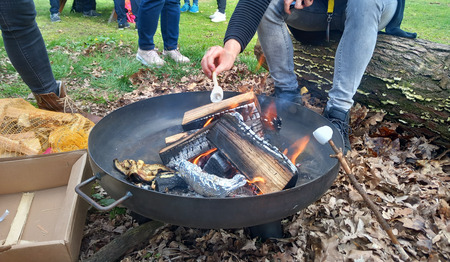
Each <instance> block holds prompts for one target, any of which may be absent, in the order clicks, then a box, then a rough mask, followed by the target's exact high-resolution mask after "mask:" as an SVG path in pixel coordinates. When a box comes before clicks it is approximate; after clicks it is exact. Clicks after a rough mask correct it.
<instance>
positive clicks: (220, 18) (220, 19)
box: [211, 12, 227, 23]
mask: <svg viewBox="0 0 450 262" xmlns="http://www.w3.org/2000/svg"><path fill="white" fill-rule="evenodd" d="M226 20H227V15H226V14H222V13H221V12H217V14H216V15H215V16H214V18H212V19H211V22H214V23H218V22H223V21H226Z"/></svg>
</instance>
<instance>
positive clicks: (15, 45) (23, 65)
mask: <svg viewBox="0 0 450 262" xmlns="http://www.w3.org/2000/svg"><path fill="white" fill-rule="evenodd" d="M0 29H1V31H2V37H3V43H4V45H5V50H6V53H7V54H8V57H9V60H10V61H11V64H12V65H13V66H14V68H15V69H16V70H17V72H18V73H19V75H20V77H21V78H22V80H23V81H24V82H25V84H26V85H27V86H28V88H30V90H31V91H32V92H33V95H34V97H35V98H36V102H37V105H38V107H39V108H40V109H45V110H49V111H56V112H65V113H80V114H81V115H83V116H85V117H87V118H88V119H89V120H91V121H92V122H94V123H97V122H98V121H99V120H100V119H101V118H100V117H99V116H95V115H92V114H89V113H86V112H83V111H79V110H78V107H77V106H76V105H75V103H74V102H73V101H72V100H71V99H69V97H68V96H67V93H66V87H65V85H64V83H63V82H62V81H56V80H55V77H54V75H53V71H52V68H51V65H50V60H49V58H48V53H47V49H46V47H45V42H44V39H43V38H42V34H41V31H40V30H39V27H38V25H37V23H36V7H35V5H34V2H33V0H1V1H0Z"/></svg>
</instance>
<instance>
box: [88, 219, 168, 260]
mask: <svg viewBox="0 0 450 262" xmlns="http://www.w3.org/2000/svg"><path fill="white" fill-rule="evenodd" d="M162 226H164V223H163V222H159V221H150V222H147V223H145V224H142V225H140V226H138V227H135V228H133V229H130V230H128V231H127V232H125V233H124V234H122V235H121V236H119V237H117V238H116V239H114V240H112V241H111V242H110V243H109V244H107V245H106V246H104V247H102V248H101V249H100V250H99V251H97V253H95V254H94V255H92V256H91V257H89V258H87V259H85V260H83V261H84V262H97V261H98V262H103V261H117V260H119V259H120V257H122V256H123V255H125V254H126V253H127V252H128V251H131V250H133V248H136V247H138V246H139V245H140V244H143V243H145V242H146V241H147V240H148V239H149V238H151V237H152V236H154V235H155V233H156V232H157V230H158V229H159V228H161V227H162Z"/></svg>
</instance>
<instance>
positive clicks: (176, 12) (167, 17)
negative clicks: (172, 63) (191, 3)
mask: <svg viewBox="0 0 450 262" xmlns="http://www.w3.org/2000/svg"><path fill="white" fill-rule="evenodd" d="M180 13H181V11H180V0H141V4H140V6H139V14H138V17H139V24H138V35H139V48H140V49H142V50H153V49H155V43H154V41H153V37H154V36H155V33H156V29H157V27H158V20H159V17H160V16H161V34H162V38H163V42H164V50H174V49H177V46H178V35H179V24H180Z"/></svg>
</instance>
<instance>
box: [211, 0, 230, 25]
mask: <svg viewBox="0 0 450 262" xmlns="http://www.w3.org/2000/svg"><path fill="white" fill-rule="evenodd" d="M226 8H227V0H217V10H216V12H215V13H214V14H212V15H210V16H209V18H210V19H211V22H214V23H218V22H223V21H226V20H227V15H226V14H225V9H226Z"/></svg>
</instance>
